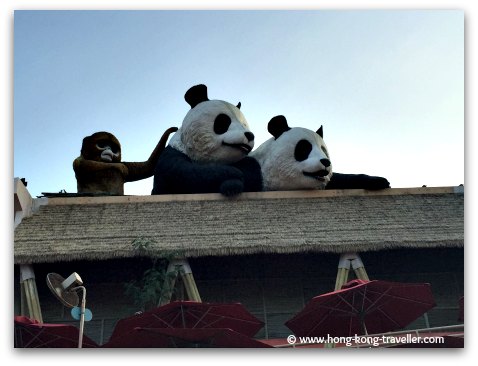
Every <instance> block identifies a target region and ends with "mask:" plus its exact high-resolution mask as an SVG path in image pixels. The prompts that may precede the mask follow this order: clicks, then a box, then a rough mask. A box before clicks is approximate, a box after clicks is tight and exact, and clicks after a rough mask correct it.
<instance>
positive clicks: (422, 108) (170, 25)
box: [13, 10, 465, 197]
mask: <svg viewBox="0 0 478 366" xmlns="http://www.w3.org/2000/svg"><path fill="white" fill-rule="evenodd" d="M13 66H14V80H13V82H14V92H13V100H14V124H13V135H14V137H13V154H14V155H13V158H14V165H13V170H14V176H15V177H22V178H23V177H24V178H26V180H27V181H28V189H29V191H30V193H31V194H32V196H34V197H35V196H38V195H41V193H42V192H59V191H60V190H65V191H66V192H69V193H75V192H76V179H75V175H74V171H73V168H72V163H73V160H74V159H75V158H76V157H78V156H79V153H80V149H81V142H82V139H83V138H84V137H85V136H88V135H91V134H92V133H94V132H96V131H109V132H111V133H113V134H114V135H115V136H116V137H117V138H118V139H119V141H120V142H121V145H122V157H123V160H124V161H144V160H146V159H147V158H148V157H149V155H150V153H151V152H152V150H153V149H154V147H155V146H156V144H157V142H158V141H159V139H160V137H161V135H162V133H163V132H164V131H165V130H166V129H167V128H168V127H170V126H178V127H179V126H180V125H181V122H182V120H183V118H184V116H185V115H186V113H187V112H188V110H189V108H190V107H189V105H188V104H187V103H186V102H185V101H184V93H185V92H186V90H187V89H189V88H190V87H191V86H193V85H196V84H199V83H202V84H206V85H207V86H208V93H209V98H210V99H220V100H225V101H228V102H231V103H233V104H236V103H237V102H239V101H240V102H241V103H242V107H241V110H242V112H243V113H244V115H245V116H246V119H247V120H248V123H249V126H250V128H251V130H252V132H254V134H255V136H256V142H255V143H256V145H255V146H256V147H257V146H259V144H260V143H262V142H264V141H265V140H267V139H268V138H270V135H269V133H268V132H267V123H268V121H269V120H270V119H271V118H272V117H274V116H276V115H279V114H282V115H284V116H286V118H287V120H288V122H289V125H290V126H292V127H305V128H309V129H312V130H314V131H315V130H317V129H318V127H320V126H321V125H323V128H324V139H325V142H326V144H327V146H328V149H329V151H330V155H331V160H332V163H333V166H334V170H335V171H337V172H341V173H365V174H370V175H379V176H383V177H386V178H387V179H388V180H389V181H390V183H391V186H392V187H394V188H398V187H421V186H422V185H427V186H457V185H459V184H462V183H464V179H465V178H464V157H465V150H464V126H465V124H464V101H465V97H464V88H465V85H464V12H463V11H462V10H300V11H291V10H285V11H280V10H263V11H259V10H255V11H254V10H253V11H237V10H235V11H234V10H232V11H212V10H202V11H187V10H180V11H152V10H147V11H81V10H76V11H50V10H46V11H28V10H20V11H15V14H14V59H13ZM152 185H153V178H149V179H146V180H142V181H139V182H134V183H126V185H125V194H138V195H149V194H150V193H151V189H152Z"/></svg>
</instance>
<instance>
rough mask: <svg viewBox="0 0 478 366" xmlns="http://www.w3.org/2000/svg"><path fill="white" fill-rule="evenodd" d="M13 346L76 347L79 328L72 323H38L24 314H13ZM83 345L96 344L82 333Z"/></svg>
mask: <svg viewBox="0 0 478 366" xmlns="http://www.w3.org/2000/svg"><path fill="white" fill-rule="evenodd" d="M14 324H15V328H14V329H15V347H17V348H77V347H78V338H79V330H78V328H76V327H74V326H73V325H67V324H48V323H39V322H38V321H36V320H34V319H30V318H28V317H26V316H15V319H14ZM83 347H84V348H86V347H88V348H93V347H98V344H97V343H96V342H94V341H93V340H91V339H90V338H88V337H87V336H85V335H83Z"/></svg>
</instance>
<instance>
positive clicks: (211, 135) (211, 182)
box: [152, 84, 262, 196]
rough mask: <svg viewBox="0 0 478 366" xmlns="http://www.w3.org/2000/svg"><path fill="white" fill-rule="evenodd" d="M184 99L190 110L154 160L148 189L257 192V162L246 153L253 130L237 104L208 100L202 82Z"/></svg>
mask: <svg viewBox="0 0 478 366" xmlns="http://www.w3.org/2000/svg"><path fill="white" fill-rule="evenodd" d="M184 99H185V100H186V102H187V103H188V104H189V105H190V106H191V109H190V110H189V112H188V113H187V114H186V116H185V117H184V120H183V123H182V125H181V127H180V128H179V130H178V131H177V132H176V133H175V134H174V136H173V137H172V139H171V141H170V143H169V145H168V146H167V147H166V148H165V150H164V151H163V153H162V154H161V156H160V158H159V160H158V163H157V165H156V169H155V173H154V183H153V190H152V194H153V195H155V194H184V193H222V194H223V195H225V196H234V195H237V194H239V193H241V192H252V191H261V190H262V180H261V167H260V165H259V164H258V162H257V161H256V160H255V159H253V158H250V157H247V155H248V154H249V152H250V151H251V150H252V148H253V147H254V134H253V133H252V132H251V131H250V129H249V125H248V124H247V121H246V118H245V117H244V115H243V114H242V112H241V111H240V109H239V108H240V106H241V103H239V104H238V105H237V106H235V105H233V104H231V103H228V102H225V101H222V100H209V98H208V95H207V87H206V86H205V85H202V84H201V85H196V86H193V87H191V88H190V89H189V90H188V91H187V92H186V94H185V96H184Z"/></svg>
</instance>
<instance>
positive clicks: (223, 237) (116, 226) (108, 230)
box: [15, 187, 464, 264]
mask: <svg viewBox="0 0 478 366" xmlns="http://www.w3.org/2000/svg"><path fill="white" fill-rule="evenodd" d="M463 196H464V195H463V190H462V187H455V188H454V187H444V188H414V189H387V190H383V191H377V192H369V191H363V190H344V191H298V192H262V193H246V194H243V195H241V196H240V197H239V198H236V199H227V198H224V197H222V196H221V195H219V194H202V195H174V196H122V197H83V198H49V199H48V200H47V204H46V205H43V206H41V207H40V209H39V210H37V212H36V213H34V214H33V215H32V216H30V217H27V218H24V219H23V221H22V223H21V224H20V225H19V226H18V227H17V228H16V230H15V263H19V264H26V263H40V262H57V261H72V260H80V259H86V260H98V259H109V258H126V257H134V256H137V255H148V256H152V257H155V256H156V257H162V256H164V255H165V253H171V252H173V253H176V254H179V255H184V256H186V257H198V256H208V255H238V254H252V253H295V252H306V251H314V252H335V253H343V252H350V251H352V252H363V251H370V250H381V249H388V248H423V247H461V246H463V244H464V212H463V211H464V209H463V207H464V199H463ZM133 242H136V243H138V242H142V243H145V244H146V246H147V247H148V249H147V250H146V251H143V252H138V250H135V249H133V245H132V243H133Z"/></svg>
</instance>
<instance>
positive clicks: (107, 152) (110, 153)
mask: <svg viewBox="0 0 478 366" xmlns="http://www.w3.org/2000/svg"><path fill="white" fill-rule="evenodd" d="M81 155H82V156H83V157H84V158H85V159H87V160H95V161H101V162H105V163H119V162H121V145H120V143H119V141H118V139H117V138H116V137H115V136H114V135H113V134H111V133H109V132H96V133H94V134H93V135H91V136H87V137H85V138H84V139H83V144H82V146H81Z"/></svg>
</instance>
